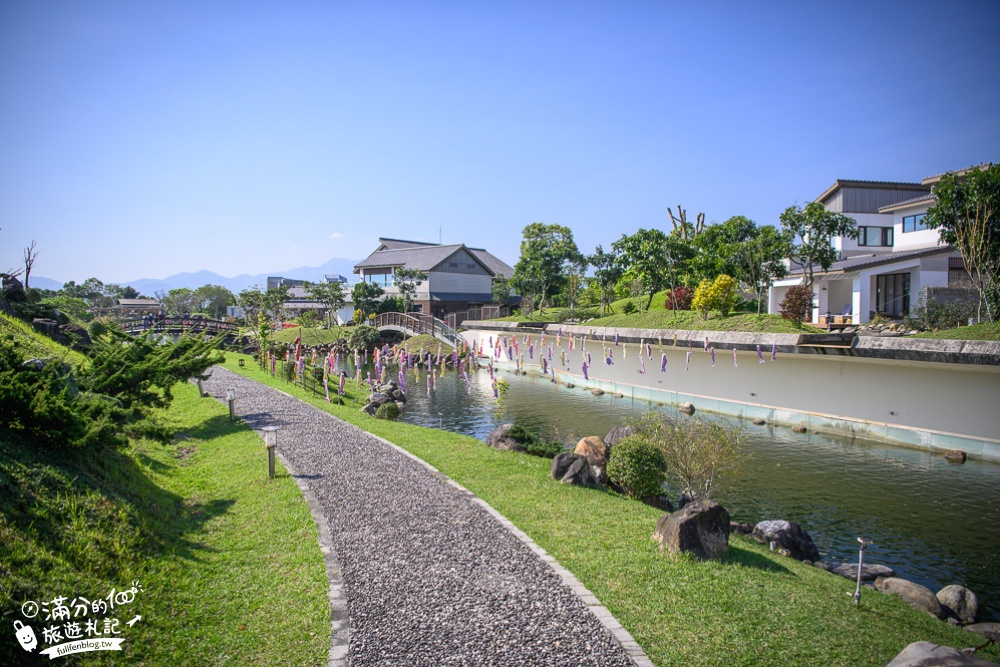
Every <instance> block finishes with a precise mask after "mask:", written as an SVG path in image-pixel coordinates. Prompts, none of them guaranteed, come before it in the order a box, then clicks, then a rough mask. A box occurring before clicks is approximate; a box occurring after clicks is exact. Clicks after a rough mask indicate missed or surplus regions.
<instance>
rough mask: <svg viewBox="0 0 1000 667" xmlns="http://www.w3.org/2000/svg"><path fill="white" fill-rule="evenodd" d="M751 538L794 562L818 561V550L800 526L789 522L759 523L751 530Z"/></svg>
mask: <svg viewBox="0 0 1000 667" xmlns="http://www.w3.org/2000/svg"><path fill="white" fill-rule="evenodd" d="M751 537H753V539H755V540H757V541H758V542H760V543H761V544H767V545H769V546H770V547H771V549H772V550H773V551H777V552H778V553H780V554H782V555H783V556H789V557H791V558H794V559H796V560H807V561H810V562H813V561H817V560H819V549H817V548H816V544H815V543H814V542H813V541H812V538H811V537H810V536H809V533H807V532H806V531H804V530H802V526H800V525H799V524H797V523H793V522H791V521H783V520H776V521H761V522H760V523H758V524H757V525H756V526H754V528H753V533H751Z"/></svg>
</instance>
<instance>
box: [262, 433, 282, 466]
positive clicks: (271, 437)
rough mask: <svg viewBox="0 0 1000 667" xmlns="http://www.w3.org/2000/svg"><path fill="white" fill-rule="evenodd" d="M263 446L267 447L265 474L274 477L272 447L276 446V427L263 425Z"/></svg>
mask: <svg viewBox="0 0 1000 667" xmlns="http://www.w3.org/2000/svg"><path fill="white" fill-rule="evenodd" d="M261 430H262V431H264V447H266V448H267V476H268V477H270V478H271V479H274V449H275V447H277V446H278V427H277V426H265V427H264V428H263V429H261Z"/></svg>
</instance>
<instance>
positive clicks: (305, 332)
mask: <svg viewBox="0 0 1000 667" xmlns="http://www.w3.org/2000/svg"><path fill="white" fill-rule="evenodd" d="M348 333H349V331H348V329H347V328H346V327H333V328H331V329H317V328H307V327H292V328H290V329H282V330H281V331H275V332H274V333H272V334H271V340H273V341H274V342H275V343H294V342H295V339H296V338H298V337H300V336H301V337H302V341H301V342H302V344H303V345H329V344H330V343H333V342H334V341H336V340H338V339H340V338H343V337H344V336H346V335H347V334H348Z"/></svg>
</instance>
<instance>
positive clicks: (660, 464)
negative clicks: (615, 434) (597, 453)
mask: <svg viewBox="0 0 1000 667" xmlns="http://www.w3.org/2000/svg"><path fill="white" fill-rule="evenodd" d="M608 479H609V480H611V481H612V482H614V483H615V484H617V485H618V486H619V487H621V489H622V490H623V491H624V492H625V494H626V495H627V496H629V497H631V498H642V497H645V496H655V495H658V494H660V493H662V492H663V482H665V481H666V479H667V462H666V460H665V459H664V458H663V453H662V452H661V451H660V449H659V448H658V447H657V446H656V445H655V444H653V443H652V442H650V441H649V439H648V438H646V437H644V436H642V435H641V434H637V435H630V436H629V437H627V438H625V439H623V440H622V441H621V442H619V443H618V444H616V445H615V446H614V447H612V449H611V455H610V456H609V457H608Z"/></svg>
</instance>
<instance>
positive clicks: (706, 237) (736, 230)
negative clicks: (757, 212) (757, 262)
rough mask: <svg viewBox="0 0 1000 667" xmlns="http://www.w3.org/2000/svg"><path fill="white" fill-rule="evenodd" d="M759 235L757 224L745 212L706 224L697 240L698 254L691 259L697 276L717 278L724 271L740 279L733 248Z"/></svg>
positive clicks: (692, 269) (697, 278)
mask: <svg viewBox="0 0 1000 667" xmlns="http://www.w3.org/2000/svg"><path fill="white" fill-rule="evenodd" d="M756 234H757V224H756V223H755V222H754V221H753V220H751V219H749V218H746V217H744V216H742V215H736V216H733V217H731V218H729V219H728V220H726V221H725V222H723V223H720V224H712V225H708V226H706V227H704V228H703V229H702V231H701V233H700V234H698V235H697V236H695V237H694V239H693V244H694V247H695V251H696V254H695V256H694V257H693V258H692V259H691V271H692V273H694V277H695V279H696V280H697V281H698V282H701V281H703V280H715V279H716V278H717V277H719V276H721V275H723V274H724V275H728V276H733V277H735V278H737V279H739V276H737V273H738V272H739V271H738V269H737V268H736V264H735V261H734V257H733V254H732V249H733V248H735V247H736V246H738V245H739V244H741V243H745V242H747V241H749V240H751V239H753V238H754V237H755V236H756Z"/></svg>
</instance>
